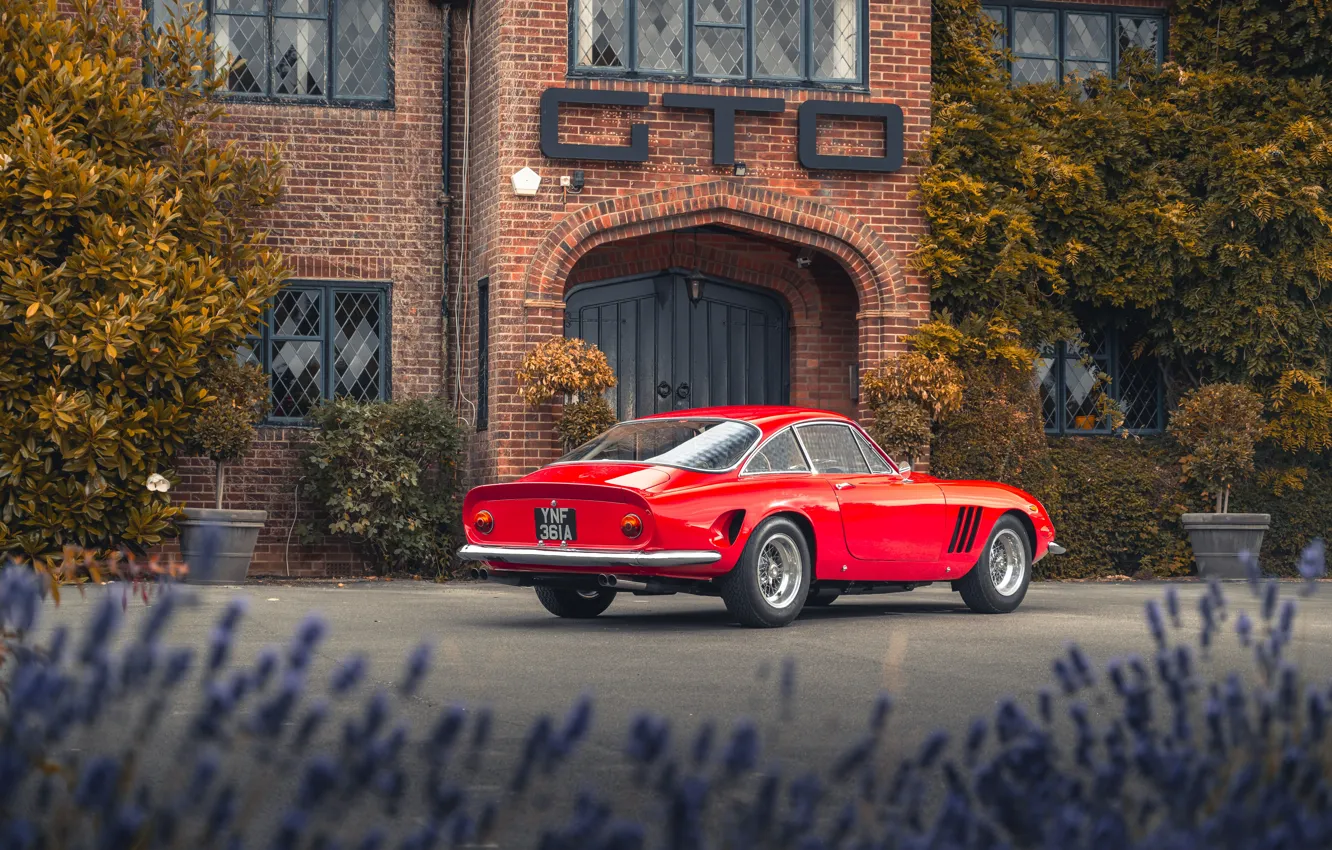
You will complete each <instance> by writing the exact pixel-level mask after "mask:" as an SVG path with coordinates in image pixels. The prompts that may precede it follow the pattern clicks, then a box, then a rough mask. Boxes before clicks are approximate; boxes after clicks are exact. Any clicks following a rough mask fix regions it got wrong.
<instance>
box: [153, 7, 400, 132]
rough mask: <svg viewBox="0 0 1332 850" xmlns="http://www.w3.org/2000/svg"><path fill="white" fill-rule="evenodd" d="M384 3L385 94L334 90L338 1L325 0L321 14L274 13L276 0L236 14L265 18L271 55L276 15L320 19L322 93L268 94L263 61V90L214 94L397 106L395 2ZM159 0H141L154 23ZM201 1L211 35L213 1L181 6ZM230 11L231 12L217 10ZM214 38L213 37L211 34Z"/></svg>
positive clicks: (279, 101) (286, 102)
mask: <svg viewBox="0 0 1332 850" xmlns="http://www.w3.org/2000/svg"><path fill="white" fill-rule="evenodd" d="M382 1H383V3H384V96H383V97H382V98H378V97H354V96H342V95H338V94H336V93H335V92H334V89H335V88H336V87H337V65H338V58H337V50H336V49H335V47H336V44H335V42H336V39H337V15H338V7H339V6H340V5H341V0H327V2H328V13H327V15H324V16H322V17H319V16H310V15H296V14H275V13H274V11H273V8H274V2H275V0H263V3H264V8H265V10H266V11H265V12H264V13H263V14H262V15H258V14H254V13H250V14H245V13H241V14H238V15H237V17H263V18H265V20H266V24H265V26H266V30H267V35H266V38H265V40H264V44H265V49H267V50H268V51H269V52H270V54H271V51H272V48H273V22H274V20H275V19H276V18H282V19H311V20H323V21H326V22H327V23H326V24H325V26H326V28H327V39H326V44H327V46H326V49H325V59H324V61H325V64H326V66H327V73H328V79H327V83H326V85H325V86H324V88H325V90H326V91H325V94H322V95H314V96H311V95H293V94H271V93H267V92H271V91H272V88H273V68H272V62H271V55H270V57H269V59H270V61H269V62H268V63H267V64H266V72H265V89H266V93H264V94H258V93H250V92H231V91H226V90H222V91H219V92H218V93H217V98H218V99H219V100H225V101H228V102H233V103H263V104H275V105H283V106H330V107H338V108H343V109H373V110H385V109H390V110H391V109H394V108H396V106H395V105H396V98H397V88H396V75H395V73H394V57H395V55H396V26H395V24H396V17H397V3H396V2H395V0H382ZM158 2H159V0H144V10H145V11H146V12H147V13H148V15H149V20H150V21H151V22H152V24H153V26H158V21H157V19H156V9H157V5H158ZM191 2H193V3H195V4H199V3H201V4H202V5H203V7H204V25H205V26H206V27H207V31H208V33H209V35H213V17H214V14H215V12H214V6H215V4H216V0H182V5H189V4H190V3H191ZM219 14H224V15H227V14H231V13H226V12H223V13H219ZM214 37H215V36H214Z"/></svg>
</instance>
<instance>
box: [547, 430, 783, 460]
mask: <svg viewBox="0 0 1332 850" xmlns="http://www.w3.org/2000/svg"><path fill="white" fill-rule="evenodd" d="M758 438H759V429H758V428H756V427H755V426H753V425H751V424H749V423H748V422H737V421H735V420H733V419H640V420H638V421H637V422H623V423H621V424H619V425H616V426H615V427H613V428H611V429H610V430H609V431H607V432H606V433H604V434H602V435H601V436H600V437H597V438H596V439H594V440H592V441H591V442H588V443H584V444H583V445H581V446H579V447H578V448H576V449H574V450H573V451H571V452H569V453H568V454H567V455H565V456H564V457H562V458H560V461H561V462H562V463H570V462H575V461H578V462H587V461H607V460H612V461H639V462H641V463H660V464H664V465H666V466H682V467H684V468H686V469H699V470H702V471H704V472H720V471H721V470H723V469H730V468H731V467H732V466H735V464H736V463H738V462H739V460H740V458H742V457H744V456H745V452H747V451H749V448H750V446H752V445H754V443H755V442H756V441H757V440H758Z"/></svg>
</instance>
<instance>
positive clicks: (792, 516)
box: [741, 509, 818, 567]
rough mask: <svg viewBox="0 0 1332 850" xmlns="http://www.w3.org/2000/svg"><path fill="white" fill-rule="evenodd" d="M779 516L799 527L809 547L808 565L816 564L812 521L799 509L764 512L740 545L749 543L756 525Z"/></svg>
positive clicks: (815, 544)
mask: <svg viewBox="0 0 1332 850" xmlns="http://www.w3.org/2000/svg"><path fill="white" fill-rule="evenodd" d="M779 518H780V519H787V520H790V521H791V522H793V523H795V525H796V528H799V529H800V533H801V534H803V535H805V545H806V546H808V547H809V560H810V566H811V567H813V565H814V564H817V563H818V541H817V540H816V539H815V538H814V523H812V522H810V521H809V517H807V516H805V515H804V514H802V513H800V512H799V511H793V510H790V509H785V510H777V511H773V512H772V513H770V514H764V516H763V518H762V519H760V520H759V521H758V522H756V523H754V525H753V527H752V528H750V530H749V534H746V535H745V539H744V542H743V543H742V544H741V545H742V546H748V545H749V539H750V538H751V537H753V536H754V532H755V531H757V530H758V527H759V526H760V525H763V523H765V522H767V521H768V520H770V519H779Z"/></svg>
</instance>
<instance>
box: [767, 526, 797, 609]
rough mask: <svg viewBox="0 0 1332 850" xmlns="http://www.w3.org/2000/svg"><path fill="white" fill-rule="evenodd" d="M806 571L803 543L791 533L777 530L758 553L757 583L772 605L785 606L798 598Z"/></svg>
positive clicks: (775, 606)
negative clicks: (794, 538)
mask: <svg viewBox="0 0 1332 850" xmlns="http://www.w3.org/2000/svg"><path fill="white" fill-rule="evenodd" d="M803 572H804V566H803V565H802V564H801V563H800V547H799V546H797V545H796V542H795V541H794V540H792V539H791V537H790V536H788V535H786V534H783V533H781V532H778V533H776V534H773V535H772V536H771V537H769V538H768V539H767V540H765V541H764V542H763V549H762V550H761V551H760V552H759V557H758V586H759V592H760V593H762V594H763V599H764V601H766V602H767V603H768V604H769V605H771V606H772V607H773V608H786V607H789V606H790V605H791V603H793V602H795V600H796V597H797V596H798V595H799V593H800V579H801V574H802V573H803Z"/></svg>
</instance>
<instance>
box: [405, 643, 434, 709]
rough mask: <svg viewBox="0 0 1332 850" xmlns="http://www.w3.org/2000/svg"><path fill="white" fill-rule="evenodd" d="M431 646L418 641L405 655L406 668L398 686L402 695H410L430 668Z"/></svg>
mask: <svg viewBox="0 0 1332 850" xmlns="http://www.w3.org/2000/svg"><path fill="white" fill-rule="evenodd" d="M430 654H431V648H430V644H428V643H424V642H423V643H418V644H417V645H416V647H415V648H414V649H412V651H411V654H410V655H408V656H407V670H406V672H405V673H404V675H403V677H402V684H401V685H400V686H399V688H400V690H401V691H402V694H403V696H412V695H414V694H415V693H416V689H417V688H419V687H420V686H421V681H422V680H423V679H424V678H425V675H426V672H427V671H428V670H429V669H430Z"/></svg>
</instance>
